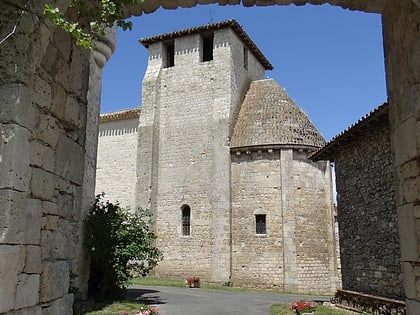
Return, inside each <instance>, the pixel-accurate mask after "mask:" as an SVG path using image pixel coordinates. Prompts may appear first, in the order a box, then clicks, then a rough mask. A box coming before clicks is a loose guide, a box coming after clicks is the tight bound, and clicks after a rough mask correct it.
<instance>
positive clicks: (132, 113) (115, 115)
mask: <svg viewBox="0 0 420 315" xmlns="http://www.w3.org/2000/svg"><path fill="white" fill-rule="evenodd" d="M139 115H140V107H134V108H127V109H122V110H117V111H113V112H108V113H103V114H101V115H100V116H99V121H100V122H101V123H103V122H108V121H116V120H122V119H131V118H138V117H139Z"/></svg>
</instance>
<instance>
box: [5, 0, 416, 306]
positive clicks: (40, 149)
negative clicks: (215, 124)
mask: <svg viewBox="0 0 420 315" xmlns="http://www.w3.org/2000/svg"><path fill="white" fill-rule="evenodd" d="M34 2H36V3H35V4H34ZM46 2H48V1H46V0H44V1H32V0H5V1H2V2H1V3H0V12H1V13H0V16H1V21H2V26H1V29H0V34H1V37H2V39H3V38H6V37H7V40H4V41H2V42H1V49H0V73H1V76H0V100H1V101H0V102H1V105H0V135H1V138H0V165H1V167H0V277H1V278H2V281H1V284H0V296H2V297H3V298H2V299H1V300H0V313H9V312H11V311H14V310H19V311H18V313H17V314H19V313H24V312H31V314H32V313H33V314H42V313H70V312H71V308H72V304H73V298H74V295H73V294H71V293H69V287H72V288H73V289H74V287H77V288H78V290H73V291H74V293H75V295H76V298H83V297H84V296H86V281H87V278H86V268H85V267H84V266H83V263H84V259H82V257H83V251H82V249H81V248H82V246H81V244H82V235H81V219H82V218H83V211H86V208H87V206H88V204H89V200H90V198H91V196H92V195H93V185H94V169H95V155H96V149H95V148H96V140H95V139H96V133H97V124H98V122H97V117H98V110H99V91H100V84H99V82H100V80H101V67H102V66H103V65H104V63H105V62H106V60H107V58H109V55H110V54H111V53H112V51H113V46H114V44H113V39H112V38H113V36H112V34H110V36H109V37H108V38H103V39H102V40H101V41H100V43H98V44H97V46H96V50H95V51H94V52H93V53H90V52H88V51H83V50H81V49H79V48H77V47H75V46H74V45H73V44H72V42H71V39H70V37H69V36H68V35H66V34H63V33H62V32H60V31H59V30H57V29H55V28H53V27H52V25H51V24H50V23H48V22H47V21H46V20H45V18H44V16H43V14H42V8H43V5H44V3H46ZM69 2H70V1H69V0H65V1H61V2H60V4H61V6H62V8H64V9H65V8H66V7H67V6H68V4H69ZM198 3H200V4H206V3H220V4H222V5H223V4H240V1H239V0H233V1H227V0H221V1H212V0H205V1H204V0H202V1H201V0H198V1H196V0H178V1H176V0H161V1H152V0H146V1H145V2H144V3H143V4H142V5H138V4H137V5H135V4H133V5H131V6H129V7H127V9H126V15H127V16H130V15H141V14H142V13H151V12H153V11H155V10H156V9H157V8H159V7H160V6H162V7H163V8H167V9H175V8H177V7H192V6H195V5H196V4H198ZM323 3H329V4H332V5H337V6H342V7H343V8H349V9H352V10H360V11H366V12H376V13H381V14H382V17H383V33H384V47H385V58H386V76H387V89H388V95H389V103H390V105H391V127H392V130H391V134H392V145H393V151H394V159H395V174H396V178H397V185H396V189H397V206H398V214H399V230H400V239H401V262H402V267H403V271H404V286H405V292H406V303H407V311H408V314H418V313H419V312H420V257H419V255H420V246H419V245H420V240H419V238H420V233H419V231H420V226H419V222H420V206H419V204H420V171H419V170H420V164H419V160H420V127H419V122H418V120H419V118H418V117H419V116H420V115H419V114H420V2H419V0H388V1H384V0H276V1H274V0H267V1H262V0H261V1H258V0H244V1H242V5H244V6H253V5H289V4H295V5H304V4H323ZM70 274H75V275H76V276H77V277H76V278H74V279H73V278H72V279H70ZM70 291H71V290H70Z"/></svg>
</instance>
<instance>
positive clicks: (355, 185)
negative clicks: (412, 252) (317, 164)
mask: <svg viewBox="0 0 420 315" xmlns="http://www.w3.org/2000/svg"><path fill="white" fill-rule="evenodd" d="M388 117H389V105H388V103H384V104H383V105H381V106H379V107H378V108H376V109H375V110H374V111H372V112H371V113H369V114H368V115H366V116H365V117H363V118H362V119H361V120H360V121H358V122H357V123H356V124H354V125H353V126H351V127H350V128H348V129H347V130H346V131H344V132H343V133H341V134H339V135H338V136H336V137H334V138H333V139H332V140H331V141H330V142H329V143H328V144H327V145H325V146H324V147H323V148H322V149H320V150H319V151H317V152H316V153H315V154H314V155H313V156H311V159H313V160H314V161H319V160H330V161H333V162H335V173H336V186H337V188H336V189H337V202H338V204H337V206H338V224H339V234H340V236H339V239H340V251H341V267H342V287H343V290H346V291H354V292H359V293H360V295H359V294H355V293H351V294H350V293H349V292H346V291H343V292H341V293H340V292H338V296H337V298H338V299H344V300H347V299H350V301H351V300H353V298H354V297H355V296H358V299H359V300H360V296H365V299H366V300H368V298H367V297H366V294H368V295H371V296H379V297H386V298H392V299H398V300H401V299H402V298H403V296H404V288H403V283H402V270H401V266H400V256H401V253H400V240H399V235H398V220H397V219H398V216H397V211H396V205H395V180H394V174H393V156H392V152H391V143H390V134H389V118H388ZM347 302H349V301H347ZM347 302H346V303H347ZM385 302H386V300H383V301H382V303H385ZM388 302H389V301H388ZM362 304H363V303H362ZM367 304H370V305H371V304H372V303H370V302H367ZM354 306H356V305H354ZM362 310H363V309H362ZM381 314H390V313H387V312H385V313H381Z"/></svg>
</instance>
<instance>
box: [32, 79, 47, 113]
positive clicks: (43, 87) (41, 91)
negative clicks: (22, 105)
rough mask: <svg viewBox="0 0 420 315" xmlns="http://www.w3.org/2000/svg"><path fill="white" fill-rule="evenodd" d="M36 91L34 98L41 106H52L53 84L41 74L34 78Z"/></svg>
mask: <svg viewBox="0 0 420 315" xmlns="http://www.w3.org/2000/svg"><path fill="white" fill-rule="evenodd" d="M34 91H36V93H33V95H32V99H33V102H34V103H35V104H37V105H38V106H39V107H41V108H45V109H49V108H50V106H51V85H50V83H49V82H47V81H46V80H44V79H43V78H41V77H40V76H39V75H37V76H35V79H34Z"/></svg>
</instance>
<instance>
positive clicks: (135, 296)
mask: <svg viewBox="0 0 420 315" xmlns="http://www.w3.org/2000/svg"><path fill="white" fill-rule="evenodd" d="M146 294H147V296H144V295H146ZM126 298H127V299H128V300H133V301H139V302H142V303H144V304H146V305H152V304H153V305H158V304H166V303H167V301H165V300H164V299H162V298H161V296H160V291H158V290H149V289H138V288H129V289H128V290H127V293H126Z"/></svg>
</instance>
